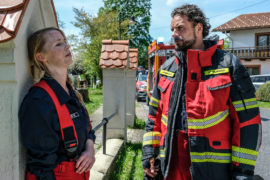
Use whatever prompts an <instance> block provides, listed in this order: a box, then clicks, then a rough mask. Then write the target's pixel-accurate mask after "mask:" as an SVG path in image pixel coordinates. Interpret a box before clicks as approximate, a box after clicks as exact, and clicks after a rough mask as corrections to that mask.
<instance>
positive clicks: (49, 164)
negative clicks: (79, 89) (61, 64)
mask: <svg viewBox="0 0 270 180" xmlns="http://www.w3.org/2000/svg"><path fill="white" fill-rule="evenodd" d="M43 80H45V81H46V82H47V83H48V84H49V86H50V87H51V88H52V89H53V91H54V92H55V94H56V96H57V98H58V100H59V102H60V104H61V105H63V104H66V106H67V108H68V110H69V112H70V115H71V117H72V120H73V122H74V125H75V129H76V132H77V136H78V141H79V143H78V155H80V154H81V153H82V151H84V148H85V143H86V140H87V139H93V140H94V138H95V136H94V134H91V133H90V131H89V123H90V122H89V118H88V113H87V111H86V110H85V108H84V107H83V106H82V105H81V104H80V103H79V101H78V99H77V97H76V95H75V92H74V90H73V89H72V87H71V86H70V85H69V84H67V87H68V90H69V94H70V95H69V94H67V92H66V91H65V90H64V89H63V88H62V86H61V85H60V84H59V83H58V82H57V81H56V80H55V79H53V78H50V77H45V78H43ZM19 120H20V131H21V138H22V141H23V143H24V145H25V146H26V148H27V169H28V170H29V171H30V172H31V173H32V174H35V175H36V176H37V179H42V180H43V179H44V180H45V179H46V180H51V179H52V180H53V179H55V177H54V173H53V169H54V168H55V167H56V166H57V164H58V163H60V162H63V161H68V160H69V159H70V158H72V157H68V156H67V155H66V153H65V149H64V145H63V141H62V137H61V131H60V125H59V119H58V116H57V112H56V108H55V106H54V103H53V101H52V99H51V98H50V96H49V94H48V93H47V92H46V91H45V90H43V89H41V88H39V87H32V88H31V89H30V91H29V92H28V94H27V95H26V96H25V98H24V100H23V102H22V104H21V107H20V111H19Z"/></svg>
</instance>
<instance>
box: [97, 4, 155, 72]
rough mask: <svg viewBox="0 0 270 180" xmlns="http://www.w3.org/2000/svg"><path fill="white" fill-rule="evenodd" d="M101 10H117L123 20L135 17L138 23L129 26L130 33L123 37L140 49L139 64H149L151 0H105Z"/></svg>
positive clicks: (132, 46) (131, 45) (133, 46)
mask: <svg viewBox="0 0 270 180" xmlns="http://www.w3.org/2000/svg"><path fill="white" fill-rule="evenodd" d="M103 2H104V7H103V8H101V9H100V12H104V11H117V12H118V14H120V18H121V21H122V20H128V21H129V19H130V18H132V17H133V18H134V20H135V21H136V24H135V25H134V26H129V29H128V33H127V34H126V35H123V38H122V39H129V37H131V39H130V47H131V48H138V49H139V65H143V66H144V67H146V66H147V56H148V55H147V51H148V48H147V47H148V45H149V44H150V43H151V40H152V38H151V36H150V34H149V27H150V23H151V14H150V9H151V0H103Z"/></svg>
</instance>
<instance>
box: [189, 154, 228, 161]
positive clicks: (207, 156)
mask: <svg viewBox="0 0 270 180" xmlns="http://www.w3.org/2000/svg"><path fill="white" fill-rule="evenodd" d="M191 159H217V160H231V156H211V155H204V156H195V155H193V156H191Z"/></svg>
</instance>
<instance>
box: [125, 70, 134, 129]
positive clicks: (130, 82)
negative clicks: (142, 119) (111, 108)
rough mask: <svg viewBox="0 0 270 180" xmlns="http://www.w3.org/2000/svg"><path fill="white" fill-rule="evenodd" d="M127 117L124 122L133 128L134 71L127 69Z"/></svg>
mask: <svg viewBox="0 0 270 180" xmlns="http://www.w3.org/2000/svg"><path fill="white" fill-rule="evenodd" d="M126 89H127V93H126V95H127V97H126V105H127V109H126V110H127V116H126V121H127V125H128V126H132V127H133V126H134V120H135V102H136V101H135V97H136V70H134V69H128V70H127V88H126Z"/></svg>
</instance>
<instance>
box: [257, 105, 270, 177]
mask: <svg viewBox="0 0 270 180" xmlns="http://www.w3.org/2000/svg"><path fill="white" fill-rule="evenodd" d="M260 112H261V118H262V145H261V148H260V151H259V156H258V159H257V162H256V168H255V175H257V177H256V179H258V180H260V179H264V180H270V109H266V108H260ZM259 177H260V178H259Z"/></svg>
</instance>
